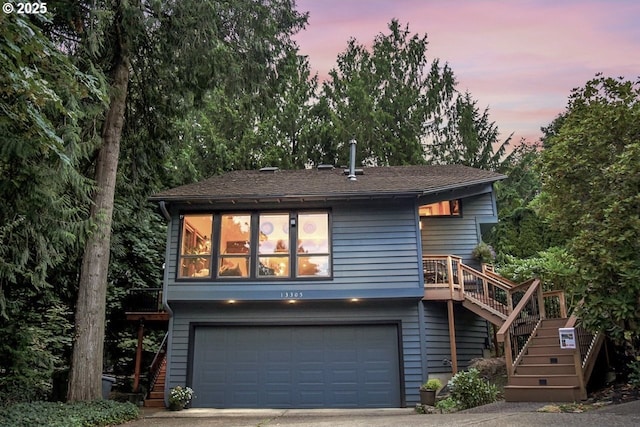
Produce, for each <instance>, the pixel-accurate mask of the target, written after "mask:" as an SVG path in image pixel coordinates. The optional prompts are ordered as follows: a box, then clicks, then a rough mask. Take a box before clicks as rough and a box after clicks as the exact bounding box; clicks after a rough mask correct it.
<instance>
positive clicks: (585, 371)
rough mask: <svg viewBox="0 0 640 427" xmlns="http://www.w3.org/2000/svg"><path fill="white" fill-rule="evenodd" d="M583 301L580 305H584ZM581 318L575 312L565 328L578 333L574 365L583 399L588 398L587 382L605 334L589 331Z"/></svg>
mask: <svg viewBox="0 0 640 427" xmlns="http://www.w3.org/2000/svg"><path fill="white" fill-rule="evenodd" d="M582 303H583V302H582V301H580V303H579V304H578V306H580V305H582ZM579 321H580V319H579V318H578V317H577V316H576V315H575V309H574V313H573V314H572V315H571V317H569V319H567V323H566V324H565V326H564V327H565V328H574V329H575V333H576V350H575V352H574V358H573V360H574V365H575V369H576V373H577V374H578V382H579V385H580V394H581V398H582V399H586V398H587V383H588V382H589V378H591V373H592V372H593V368H594V366H595V363H596V359H597V357H598V353H599V351H600V347H601V346H602V343H603V342H604V334H602V333H601V332H598V333H596V334H593V333H591V332H589V331H587V330H586V329H585V328H584V327H583V326H582V325H581V324H580V323H579Z"/></svg>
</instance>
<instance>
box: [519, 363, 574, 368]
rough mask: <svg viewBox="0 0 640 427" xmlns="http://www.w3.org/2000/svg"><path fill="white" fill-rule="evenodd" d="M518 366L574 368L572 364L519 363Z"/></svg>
mask: <svg viewBox="0 0 640 427" xmlns="http://www.w3.org/2000/svg"><path fill="white" fill-rule="evenodd" d="M518 366H531V367H538V368H543V367H544V368H546V367H547V366H574V364H573V363H520V364H519V365H518Z"/></svg>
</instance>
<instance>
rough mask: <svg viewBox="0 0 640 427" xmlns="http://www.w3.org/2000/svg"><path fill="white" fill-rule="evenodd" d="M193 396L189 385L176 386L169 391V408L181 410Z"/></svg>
mask: <svg viewBox="0 0 640 427" xmlns="http://www.w3.org/2000/svg"><path fill="white" fill-rule="evenodd" d="M192 397H193V390H192V389H191V387H181V386H176V387H174V388H172V389H171V390H170V391H169V410H171V411H181V410H183V409H184V407H185V406H187V405H188V404H189V402H190V401H191V398H192Z"/></svg>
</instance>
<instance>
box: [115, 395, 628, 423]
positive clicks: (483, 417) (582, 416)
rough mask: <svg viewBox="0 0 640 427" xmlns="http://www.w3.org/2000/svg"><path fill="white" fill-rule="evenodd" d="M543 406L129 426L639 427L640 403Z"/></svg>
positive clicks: (189, 415) (206, 417)
mask: <svg viewBox="0 0 640 427" xmlns="http://www.w3.org/2000/svg"><path fill="white" fill-rule="evenodd" d="M542 406H544V403H535V404H531V403H526V404H509V403H505V402H499V403H497V404H492V405H487V407H480V408H474V409H472V410H469V411H464V412H458V413H455V414H444V415H423V414H417V413H415V412H414V410H413V409H412V408H401V409H368V410H363V409H355V410H351V409H313V410H311V409H280V410H276V409H249V410H238V409H187V410H184V411H179V412H171V411H165V410H148V409H145V410H144V416H143V418H141V419H140V420H137V421H133V422H130V423H127V424H124V426H126V427H174V426H176V427H205V426H206V427H223V426H224V427H275V426H278V427H280V426H283V427H303V426H304V427H309V426H317V427H365V426H366V427H392V426H412V427H413V426H439V427H453V426H488V427H489V426H490V427H507V426H508V427H519V426H536V427H538V426H554V427H564V426H567V427H572V426H576V427H578V426H579V427H586V426H603V427H605V426H606V427H617V426H620V427H632V426H633V427H636V426H639V425H640V401H638V402H630V403H626V404H621V405H611V406H607V407H605V408H602V409H598V410H592V411H588V412H583V413H578V414H568V413H542V412H536V410H537V409H538V408H541V407H542Z"/></svg>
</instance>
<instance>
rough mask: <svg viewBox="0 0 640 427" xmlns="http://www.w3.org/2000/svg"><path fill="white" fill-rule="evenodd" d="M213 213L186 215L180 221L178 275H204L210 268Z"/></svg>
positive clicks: (206, 274) (207, 273)
mask: <svg viewBox="0 0 640 427" xmlns="http://www.w3.org/2000/svg"><path fill="white" fill-rule="evenodd" d="M212 228H213V215H187V216H185V217H184V219H183V221H182V244H181V245H180V268H179V271H178V276H179V277H206V276H208V275H209V271H210V268H211V233H212Z"/></svg>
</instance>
